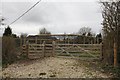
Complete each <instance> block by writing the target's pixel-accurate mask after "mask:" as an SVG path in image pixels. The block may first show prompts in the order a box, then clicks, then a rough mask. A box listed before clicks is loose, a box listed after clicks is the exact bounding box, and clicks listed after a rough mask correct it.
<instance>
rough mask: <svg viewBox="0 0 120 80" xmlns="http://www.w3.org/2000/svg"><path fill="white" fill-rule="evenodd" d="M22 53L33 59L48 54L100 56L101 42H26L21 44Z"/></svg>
mask: <svg viewBox="0 0 120 80" xmlns="http://www.w3.org/2000/svg"><path fill="white" fill-rule="evenodd" d="M23 54H26V55H27V56H28V58H30V59H35V58H41V57H48V56H55V55H58V56H72V57H87V58H101V55H102V45H101V44H55V41H53V42H52V44H46V43H45V41H44V42H43V44H27V45H23Z"/></svg>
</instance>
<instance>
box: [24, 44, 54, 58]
mask: <svg viewBox="0 0 120 80" xmlns="http://www.w3.org/2000/svg"><path fill="white" fill-rule="evenodd" d="M22 49H23V50H22V51H23V54H26V55H27V57H28V58H29V59H37V58H42V57H50V56H54V43H53V44H45V42H43V44H26V45H23V48H22Z"/></svg>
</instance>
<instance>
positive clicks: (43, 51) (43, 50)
mask: <svg viewBox="0 0 120 80" xmlns="http://www.w3.org/2000/svg"><path fill="white" fill-rule="evenodd" d="M42 45H43V48H42V53H43V57H45V41H44V42H43V44H42Z"/></svg>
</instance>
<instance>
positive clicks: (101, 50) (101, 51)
mask: <svg viewBox="0 0 120 80" xmlns="http://www.w3.org/2000/svg"><path fill="white" fill-rule="evenodd" d="M100 53H101V55H100V59H101V60H103V42H102V43H101V44H100Z"/></svg>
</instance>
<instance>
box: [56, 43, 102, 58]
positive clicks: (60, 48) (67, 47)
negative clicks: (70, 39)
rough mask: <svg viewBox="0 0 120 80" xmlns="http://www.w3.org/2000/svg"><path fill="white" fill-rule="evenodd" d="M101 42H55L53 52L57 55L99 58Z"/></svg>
mask: <svg viewBox="0 0 120 80" xmlns="http://www.w3.org/2000/svg"><path fill="white" fill-rule="evenodd" d="M101 49H102V45H101V44H57V45H56V49H55V53H56V54H57V55H59V56H70V57H73V58H76V57H78V58H81V59H100V58H101V52H102V51H101Z"/></svg>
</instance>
